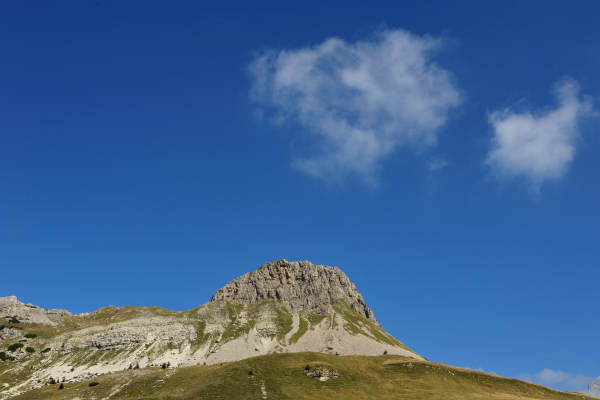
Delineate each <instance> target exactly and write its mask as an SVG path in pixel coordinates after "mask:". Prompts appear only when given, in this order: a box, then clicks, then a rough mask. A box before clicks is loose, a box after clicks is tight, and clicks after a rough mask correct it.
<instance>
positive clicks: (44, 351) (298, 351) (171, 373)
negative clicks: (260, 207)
mask: <svg viewBox="0 0 600 400" xmlns="http://www.w3.org/2000/svg"><path fill="white" fill-rule="evenodd" d="M8 398H14V399H20V400H32V399H73V400H75V399H78V400H83V399H114V400H118V399H140V398H144V399H211V400H212V399H227V400H230V399H316V400H319V399H327V400H332V399H428V400H429V399H440V400H441V399H444V400H446V399H449V400H452V399H461V400H468V399H484V398H485V399H531V400H533V399H536V400H542V399H556V400H561V399H565V400H567V399H586V398H589V397H587V396H584V395H581V394H568V393H563V392H558V391H555V390H552V389H548V388H544V387H542V386H538V385H534V384H529V383H525V382H522V381H518V380H515V379H506V378H501V377H498V376H495V375H490V374H485V373H482V372H477V371H469V370H465V369H460V368H455V367H450V366H446V365H442V364H438V363H433V362H429V361H426V360H424V359H423V358H422V357H421V356H419V355H418V354H417V353H415V352H414V351H413V350H411V349H409V348H408V347H406V346H405V345H404V344H402V343H401V342H400V341H398V340H397V339H396V338H394V337H393V336H391V335H390V334H388V333H387V332H385V331H384V330H383V328H382V327H381V326H380V325H379V323H378V322H377V319H376V318H375V315H374V313H373V311H372V310H371V309H370V308H369V307H368V306H367V304H366V302H365V300H364V299H363V297H362V296H361V295H360V294H359V293H358V291H357V289H356V287H355V285H354V284H353V283H352V282H351V281H350V280H349V279H348V277H347V276H346V275H345V274H344V273H343V272H342V271H341V270H340V269H339V268H335V267H327V266H322V265H313V264H311V263H310V262H308V261H302V262H288V261H286V260H278V261H274V262H271V263H267V264H265V265H263V266H261V267H259V268H258V269H256V270H254V271H252V272H249V273H247V274H245V275H242V276H241V277H239V278H237V279H235V280H233V281H232V282H230V283H228V284H227V285H225V286H224V287H222V288H221V289H219V290H217V291H216V292H215V293H214V294H213V296H212V297H211V299H210V301H209V302H207V303H206V304H204V305H202V306H199V307H197V308H194V309H192V310H189V311H170V310H166V309H163V308H160V307H131V306H126V307H120V308H119V307H112V306H109V307H105V308H102V309H99V310H97V311H95V312H92V313H84V314H79V315H73V314H71V313H69V312H68V311H65V310H45V309H43V308H40V307H37V306H35V305H32V304H25V303H23V302H20V301H19V300H18V299H17V298H16V297H14V296H9V297H4V298H0V399H8Z"/></svg>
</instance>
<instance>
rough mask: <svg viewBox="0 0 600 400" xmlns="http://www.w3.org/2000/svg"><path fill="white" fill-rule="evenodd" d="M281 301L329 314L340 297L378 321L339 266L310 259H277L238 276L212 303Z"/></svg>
mask: <svg viewBox="0 0 600 400" xmlns="http://www.w3.org/2000/svg"><path fill="white" fill-rule="evenodd" d="M265 300H275V301H278V302H281V303H283V304H285V305H287V306H288V307H290V309H292V310H297V311H304V312H310V313H315V314H320V315H326V314H327V313H328V312H329V311H330V310H331V307H333V306H334V305H336V303H337V302H338V301H339V300H343V301H345V302H346V303H347V304H348V305H349V306H350V308H351V309H353V310H354V311H356V312H357V313H359V314H360V315H363V316H364V317H365V318H367V319H368V320H370V321H372V322H375V323H377V320H376V319H375V316H374V315H373V311H371V309H370V308H369V307H367V305H366V303H365V301H364V299H363V297H362V296H361V295H360V293H358V291H357V290H356V286H354V284H353V283H352V282H350V279H348V277H347V276H346V274H344V273H343V272H342V270H341V269H339V268H337V267H327V266H323V265H313V264H312V263H311V262H310V261H296V262H288V261H286V260H277V261H274V262H270V263H267V264H264V265H262V266H261V267H260V268H258V269H256V270H254V271H252V272H249V273H247V274H245V275H242V276H241V277H239V278H237V279H235V280H234V281H232V282H230V283H229V284H227V285H225V286H224V287H222V288H221V289H219V290H218V291H217V292H216V293H215V294H214V295H213V296H212V298H211V300H210V301H211V302H215V301H230V302H233V303H237V304H254V303H260V302H262V301H265Z"/></svg>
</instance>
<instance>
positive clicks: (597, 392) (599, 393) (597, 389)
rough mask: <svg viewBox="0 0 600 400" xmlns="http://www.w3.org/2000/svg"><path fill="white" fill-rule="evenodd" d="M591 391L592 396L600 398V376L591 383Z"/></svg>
mask: <svg viewBox="0 0 600 400" xmlns="http://www.w3.org/2000/svg"><path fill="white" fill-rule="evenodd" d="M589 393H590V395H591V396H594V397H598V398H600V377H598V378H597V379H596V380H595V381H593V382H592V383H591V384H590V389H589Z"/></svg>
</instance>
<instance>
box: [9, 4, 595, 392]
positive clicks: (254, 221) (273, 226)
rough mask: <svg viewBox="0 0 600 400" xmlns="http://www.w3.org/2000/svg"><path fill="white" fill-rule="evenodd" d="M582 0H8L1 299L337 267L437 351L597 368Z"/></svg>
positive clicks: (567, 374) (74, 306)
mask: <svg viewBox="0 0 600 400" xmlns="http://www.w3.org/2000/svg"><path fill="white" fill-rule="evenodd" d="M598 12H600V5H599V4H597V3H595V2H591V1H589V2H586V1H582V2H577V3H575V4H567V3H566V2H554V1H543V2H542V1H529V2H520V1H505V2H497V3H496V4H491V3H488V4H481V2H467V1H463V2H458V3H456V4H453V5H451V6H450V5H447V4H446V2H432V1H420V2H414V3H405V4H399V3H398V2H379V3H377V4H376V5H369V6H367V5H366V3H364V2H352V1H350V2H349V1H345V2H339V3H328V5H323V4H322V2H314V3H311V2H303V3H302V4H301V5H300V4H298V5H290V4H286V5H285V6H284V5H282V4H281V3H276V2H273V3H269V2H253V3H252V4H246V3H240V4H236V3H222V4H219V5H211V6H208V5H205V4H200V3H198V2H178V3H177V4H176V5H173V6H171V7H167V5H166V3H163V2H154V1H144V2H141V1H140V2H137V1H128V2H122V1H103V0H100V1H91V2H88V1H62V2H58V3H52V4H51V3H49V2H42V1H37V2H36V1H32V2H12V3H6V4H2V5H1V6H0V48H1V49H2V54H1V58H0V270H1V272H2V282H3V285H2V289H1V290H0V296H4V295H16V296H18V297H19V298H20V299H21V300H23V301H26V302H31V303H34V304H37V305H40V306H42V307H46V308H53V307H57V308H66V309H68V310H70V311H72V312H87V311H92V310H94V309H97V308H99V307H102V306H105V305H108V304H113V305H118V306H121V305H127V304H132V305H160V306H163V307H166V308H171V309H177V310H183V309H190V308H193V307H195V306H197V305H199V304H202V303H204V302H206V301H207V300H208V299H209V298H210V296H211V295H212V293H213V292H214V291H216V290H217V289H218V288H219V287H221V286H222V285H224V284H226V283H227V282H228V281H230V280H232V279H234V278H235V277H237V276H239V275H241V274H243V273H245V272H248V271H249V270H252V269H254V268H256V267H258V266H259V265H261V264H263V263H265V262H267V261H272V260H275V259H279V258H286V259H288V260H304V259H308V260H310V261H312V262H313V263H315V264H326V265H336V266H339V267H340V268H342V270H343V271H344V272H346V274H347V275H348V276H349V277H350V279H351V280H352V281H353V282H354V283H355V284H356V285H357V287H358V289H359V291H360V292H361V293H362V294H363V296H364V297H365V300H366V302H367V304H368V305H369V306H370V307H371V308H372V309H373V310H374V312H375V315H376V317H377V318H378V319H379V321H380V322H381V323H382V325H383V327H384V328H385V329H386V330H387V331H389V332H390V333H392V334H393V335H394V336H396V337H398V338H399V339H400V340H402V341H403V342H405V343H406V344H407V345H408V346H410V347H412V348H413V349H415V350H416V351H417V352H419V353H420V354H422V355H423V356H425V357H427V358H428V359H431V360H435V361H439V362H444V363H448V364H453V365H459V366H464V367H470V368H477V369H483V370H485V371H491V372H495V373H498V374H501V375H506V376H513V377H521V378H524V379H529V380H533V381H537V382H540V383H543V384H547V385H551V386H553V387H557V388H561V389H567V390H583V389H584V386H585V384H586V382H587V381H588V380H589V378H591V377H595V376H598V375H600V347H598V332H599V331H600V319H599V318H598V304H599V303H600V294H599V291H598V289H599V282H600V268H599V266H600V265H599V262H598V260H600V246H598V237H600V215H599V213H598V204H600V185H599V183H598V171H600V158H598V156H597V154H598V151H600V136H599V135H598V131H599V127H600V118H599V117H598V109H599V108H600V106H598V104H599V103H600V100H599V99H600V80H599V79H598V73H599V71H600V57H599V54H600V41H599V40H598V38H599V37H600V25H599V24H598V23H597V21H596V17H597V15H598Z"/></svg>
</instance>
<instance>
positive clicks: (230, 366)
mask: <svg viewBox="0 0 600 400" xmlns="http://www.w3.org/2000/svg"><path fill="white" fill-rule="evenodd" d="M307 366H308V367H309V368H311V369H314V368H316V367H319V366H321V367H326V368H329V369H332V370H335V371H337V372H338V373H339V374H340V376H339V378H336V379H330V380H328V381H325V382H321V381H319V380H317V379H313V378H310V377H308V376H307V374H306V367H307ZM94 382H98V384H97V385H95V386H90V381H85V382H77V383H74V382H73V383H65V384H64V389H59V385H58V384H55V385H47V386H46V387H44V388H42V389H39V390H35V391H32V392H28V393H25V394H23V395H21V396H18V397H16V399H19V400H36V399H74V398H80V399H89V398H105V397H107V396H109V394H112V396H111V397H110V398H111V399H117V400H118V399H121V400H124V399H157V400H158V399H228V400H235V399H260V398H264V396H263V393H266V395H267V397H268V398H269V399H281V400H285V399H315V400H319V399H327V400H335V399H383V400H385V399H411V400H421V399H422V400H425V399H427V400H442V399H443V400H458V399H460V400H470V399H473V400H474V399H505V400H509V399H524V400H528V399H530V400H533V399H536V400H546V399H548V400H576V399H591V398H590V397H587V396H584V395H581V394H571V393H564V392H558V391H555V390H552V389H548V388H545V387H542V386H538V385H534V384H530V383H525V382H522V381H519V380H516V379H507V378H501V377H498V376H495V375H490V374H486V373H482V372H476V371H469V370H465V369H460V368H454V367H449V366H446V365H442V364H437V363H430V362H425V361H415V360H414V359H410V358H402V357H397V356H377V357H361V356H347V357H341V356H332V355H326V354H320V353H295V354H272V355H267V356H260V357H255V358H250V359H246V360H242V361H237V362H232V363H224V364H218V365H211V366H194V367H186V368H179V369H173V370H169V369H167V370H164V369H160V368H155V369H140V370H126V371H123V372H119V373H113V374H110V375H103V376H100V377H96V378H95V379H94Z"/></svg>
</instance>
